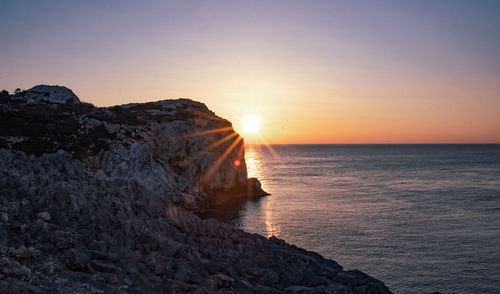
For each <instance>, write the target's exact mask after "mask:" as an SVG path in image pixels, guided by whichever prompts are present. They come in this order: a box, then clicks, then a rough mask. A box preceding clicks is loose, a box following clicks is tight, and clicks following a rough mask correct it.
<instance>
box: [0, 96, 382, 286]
mask: <svg viewBox="0 0 500 294" xmlns="http://www.w3.org/2000/svg"><path fill="white" fill-rule="evenodd" d="M44 87H46V86H44ZM33 89H38V90H36V91H37V92H40V93H35V94H36V95H39V96H36V97H40V95H41V96H42V97H52V96H51V95H52V94H51V93H52V92H50V91H49V94H48V96H46V94H45V93H46V92H44V91H42V90H40V88H37V87H34V88H33ZM44 89H45V88H44ZM68 90H69V89H68ZM69 91H70V90H69ZM55 92H57V93H60V92H58V91H55ZM63 92H65V93H66V94H67V93H69V92H67V91H63ZM28 93H30V90H28V91H26V93H24V94H23V93H18V94H15V95H8V94H6V93H5V92H3V93H2V95H1V97H0V98H1V99H0V102H1V103H0V292H1V293H283V292H285V293H390V292H389V290H388V289H387V288H386V287H385V286H384V284H383V283H382V282H380V281H378V280H375V279H373V278H371V277H369V276H367V275H365V274H363V273H361V272H359V271H344V270H343V269H342V267H341V266H339V265H338V264H337V263H335V262H334V261H331V260H327V259H324V258H322V257H321V256H320V255H318V254H316V253H313V252H309V251H306V250H303V249H300V248H297V247H295V246H293V245H289V244H287V243H286V242H285V241H283V240H279V239H277V238H274V237H271V238H270V239H266V238H264V237H262V236H260V235H256V234H249V233H246V232H243V231H241V230H239V229H236V228H234V227H232V226H230V225H227V224H225V223H222V222H220V221H217V220H213V219H200V218H199V217H198V216H197V215H196V213H198V212H201V211H203V210H204V209H206V208H207V207H210V205H212V204H214V203H224V202H226V201H234V199H235V198H236V199H241V201H244V199H248V198H249V197H251V196H253V195H258V194H263V193H265V192H263V191H262V190H261V188H260V184H259V183H258V181H257V180H256V179H251V180H248V179H247V173H246V165H245V159H244V144H243V140H242V139H241V137H240V136H239V135H238V134H237V133H235V132H234V130H233V129H232V126H231V123H230V122H228V121H227V120H224V119H222V118H219V117H217V116H216V115H215V114H214V113H213V112H211V111H210V110H209V109H208V108H207V107H206V106H205V105H204V104H201V103H198V102H195V101H192V100H188V99H178V100H163V101H158V102H150V103H143V104H127V105H121V106H115V107H108V108H95V107H93V106H92V105H89V104H87V103H81V102H80V100H79V99H78V97H76V96H75V97H76V99H74V98H72V99H66V98H64V97H70V96H65V95H66V94H64V95H62V94H61V95H62V97H63V98H61V99H59V98H60V96H58V97H59V98H58V99H56V100H57V101H56V100H53V99H52V98H50V99H41V98H40V99H39V98H34V96H31V94H30V95H28ZM31 93H33V91H31ZM71 93H72V92H71ZM73 95H74V94H73ZM71 97H72V96H71ZM63 102H64V103H63ZM257 188H259V189H260V190H258V189H257Z"/></svg>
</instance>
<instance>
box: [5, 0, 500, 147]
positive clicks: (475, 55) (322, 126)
mask: <svg viewBox="0 0 500 294" xmlns="http://www.w3.org/2000/svg"><path fill="white" fill-rule="evenodd" d="M0 39H1V40H2V42H0V89H6V90H8V91H10V92H12V91H13V90H14V89H16V88H21V89H28V88H31V87H32V86H34V85H37V84H51V85H64V86H66V87H68V88H70V89H72V90H73V91H74V92H75V94H76V95H78V96H79V97H80V99H81V100H84V101H87V102H91V103H93V104H95V105H97V106H110V105H116V104H124V103H129V102H146V101H153V100H159V99H174V98H179V97H186V98H191V99H194V100H197V101H201V102H203V103H205V104H206V105H207V106H208V107H209V108H210V109H211V110H213V111H214V112H215V113H216V114H217V115H219V116H221V117H224V118H226V119H229V120H230V121H232V122H233V124H234V127H235V129H236V130H237V131H241V132H242V134H243V137H245V140H246V142H250V143H277V144H294V143H301V144H316V143H500V1H487V0H484V1H483V0H481V1H472V0H471V1H459V0H450V1H273V0H267V1H107V0H100V1H62V0H61V1H51V0H45V1H37V0H32V1H25V0H15V1H10V0H2V1H0ZM248 115H256V116H258V117H259V119H260V123H261V129H260V131H259V132H257V133H255V134H245V133H244V131H243V130H244V128H243V126H242V120H243V118H244V117H246V116H248Z"/></svg>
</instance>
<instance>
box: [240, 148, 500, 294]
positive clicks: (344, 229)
mask: <svg viewBox="0 0 500 294" xmlns="http://www.w3.org/2000/svg"><path fill="white" fill-rule="evenodd" d="M272 149H273V150H270V149H268V148H265V147H263V146H247V147H246V161H247V164H248V171H249V176H256V177H258V178H259V179H260V180H261V182H262V184H263V186H264V189H265V190H267V191H268V192H270V193H272V195H271V196H268V197H265V198H262V199H260V200H257V201H252V202H248V203H246V204H245V206H244V207H242V208H241V209H239V210H237V211H236V214H235V215H233V217H232V218H231V221H232V222H234V223H235V224H236V225H237V226H239V227H241V228H243V229H245V230H247V231H250V232H255V233H259V234H262V235H264V236H271V235H275V236H277V237H279V238H282V239H285V240H287V241H288V242H289V243H293V244H296V245H298V246H301V247H304V248H306V249H309V250H314V251H317V252H319V253H320V254H322V255H323V256H325V257H327V258H331V259H334V260H335V261H337V262H339V263H340V264H341V265H343V266H344V267H345V268H347V269H359V270H361V271H364V272H366V273H368V274H370V275H372V276H374V277H376V278H378V279H381V280H383V281H384V282H385V283H386V284H387V285H388V286H389V287H390V289H392V291H393V292H395V293H422V292H432V291H441V292H443V293H500V145H279V146H276V145H275V146H272Z"/></svg>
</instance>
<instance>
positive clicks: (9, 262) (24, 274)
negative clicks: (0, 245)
mask: <svg viewBox="0 0 500 294" xmlns="http://www.w3.org/2000/svg"><path fill="white" fill-rule="evenodd" d="M0 272H1V273H2V274H4V275H5V276H7V277H14V278H18V279H20V280H29V279H30V277H31V270H30V269H29V268H27V267H25V266H23V265H22V264H20V263H19V262H17V261H16V260H14V259H10V258H8V257H3V258H0Z"/></svg>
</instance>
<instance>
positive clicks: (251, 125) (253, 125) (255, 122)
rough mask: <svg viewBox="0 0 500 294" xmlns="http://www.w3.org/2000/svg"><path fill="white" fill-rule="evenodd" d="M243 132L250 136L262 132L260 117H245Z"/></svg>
mask: <svg viewBox="0 0 500 294" xmlns="http://www.w3.org/2000/svg"><path fill="white" fill-rule="evenodd" d="M243 131H244V132H245V133H248V134H255V133H258V132H259V131H260V117H258V116H256V115H246V116H244V117H243Z"/></svg>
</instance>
